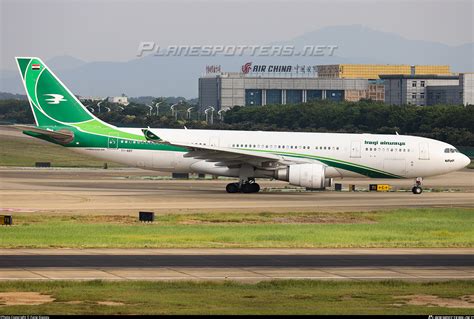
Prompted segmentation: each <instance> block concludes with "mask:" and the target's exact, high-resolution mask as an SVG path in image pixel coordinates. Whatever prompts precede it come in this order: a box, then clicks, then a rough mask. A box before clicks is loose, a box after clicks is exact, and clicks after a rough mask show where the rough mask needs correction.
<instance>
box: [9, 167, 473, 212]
mask: <svg viewBox="0 0 474 319" xmlns="http://www.w3.org/2000/svg"><path fill="white" fill-rule="evenodd" d="M157 175H160V173H159V172H152V171H144V170H139V169H109V170H104V169H54V168H53V169H34V168H0V203H1V204H0V205H1V206H0V210H1V209H7V210H10V211H14V212H16V213H22V212H26V213H31V212H38V213H53V214H54V213H58V214H114V215H120V214H126V215H130V214H136V212H137V211H138V210H152V211H155V212H157V213H160V212H163V213H180V212H207V213H209V212H294V211H300V212H305V211H364V210H379V209H391V208H399V207H474V196H473V195H474V194H473V193H474V170H470V169H465V170H462V171H459V172H455V173H451V174H447V175H443V176H438V177H433V178H427V179H426V180H425V182H424V185H425V188H426V189H427V190H426V191H425V192H424V193H423V194H421V195H419V196H418V195H413V194H412V193H411V192H401V191H398V192H389V193H377V192H363V191H361V192H335V191H319V192H306V191H302V190H301V189H295V188H288V184H287V183H284V182H278V181H261V182H260V183H261V185H262V187H263V190H264V191H263V192H261V193H258V194H227V193H226V192H225V185H226V184H227V183H228V182H229V180H163V179H159V177H158V178H157ZM342 182H343V183H344V184H345V185H348V184H355V185H356V186H357V187H358V188H361V189H362V188H368V184H369V183H374V182H375V183H389V184H391V185H392V186H393V187H394V189H403V188H405V189H409V188H410V187H411V183H412V181H410V180H370V179H344V180H342ZM429 188H431V189H434V190H435V191H433V192H429Z"/></svg>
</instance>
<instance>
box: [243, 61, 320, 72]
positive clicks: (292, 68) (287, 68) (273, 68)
mask: <svg viewBox="0 0 474 319" xmlns="http://www.w3.org/2000/svg"><path fill="white" fill-rule="evenodd" d="M241 72H242V73H243V74H249V73H314V72H316V66H310V65H265V64H254V65H253V64H252V62H247V63H245V64H244V65H242V68H241Z"/></svg>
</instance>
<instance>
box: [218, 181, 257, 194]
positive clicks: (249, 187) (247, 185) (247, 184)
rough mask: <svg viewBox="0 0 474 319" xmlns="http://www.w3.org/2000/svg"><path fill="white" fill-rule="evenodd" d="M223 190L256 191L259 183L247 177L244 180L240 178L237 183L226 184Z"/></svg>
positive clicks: (236, 191)
mask: <svg viewBox="0 0 474 319" xmlns="http://www.w3.org/2000/svg"><path fill="white" fill-rule="evenodd" d="M225 190H226V191H227V193H240V192H242V193H246V194H248V193H258V192H259V191H260V185H258V184H257V183H256V182H255V179H253V178H249V179H248V180H246V181H244V180H241V181H240V182H239V183H230V184H227V186H226V188H225Z"/></svg>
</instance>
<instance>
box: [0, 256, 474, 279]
mask: <svg viewBox="0 0 474 319" xmlns="http://www.w3.org/2000/svg"><path fill="white" fill-rule="evenodd" d="M0 256H1V258H0V280H93V279H101V280H234V281H243V282H258V281H263V280H274V279H313V280H387V279H399V280H415V281H433V280H452V279H464V280H472V279H474V249H452V248H451V249H409V248H407V249H85V250H81V249H3V250H0Z"/></svg>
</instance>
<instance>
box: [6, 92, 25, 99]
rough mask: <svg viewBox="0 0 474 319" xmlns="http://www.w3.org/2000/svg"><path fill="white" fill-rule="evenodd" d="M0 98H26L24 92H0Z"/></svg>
mask: <svg viewBox="0 0 474 319" xmlns="http://www.w3.org/2000/svg"><path fill="white" fill-rule="evenodd" d="M0 100H27V97H26V95H24V94H12V93H6V92H0Z"/></svg>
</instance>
